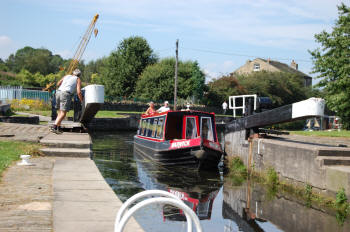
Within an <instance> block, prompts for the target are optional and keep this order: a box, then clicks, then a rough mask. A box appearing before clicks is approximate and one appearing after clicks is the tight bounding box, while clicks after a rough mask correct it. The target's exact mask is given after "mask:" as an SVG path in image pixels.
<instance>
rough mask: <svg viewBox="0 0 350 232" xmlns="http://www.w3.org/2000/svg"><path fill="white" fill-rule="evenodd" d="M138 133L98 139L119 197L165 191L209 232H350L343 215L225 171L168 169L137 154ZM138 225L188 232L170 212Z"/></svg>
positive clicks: (103, 168) (98, 156) (151, 213)
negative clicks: (190, 211)
mask: <svg viewBox="0 0 350 232" xmlns="http://www.w3.org/2000/svg"><path fill="white" fill-rule="evenodd" d="M133 136H134V132H118V133H117V134H105V133H104V134H102V133H101V134H99V133H97V134H93V135H92V138H93V152H94V161H95V163H96V165H97V167H98V168H99V170H100V172H101V173H102V175H103V176H104V178H105V180H106V181H107V183H108V184H109V185H110V186H111V187H112V189H113V190H114V192H115V193H116V194H117V196H118V197H119V198H120V199H121V200H122V201H126V200H127V199H128V198H130V197H131V196H133V195H134V194H136V193H138V192H141V191H144V190H150V189H160V190H165V191H169V192H171V193H174V194H177V195H178V196H181V197H182V198H183V199H185V203H186V204H187V205H188V206H189V207H190V208H192V209H193V210H194V211H195V212H196V214H197V216H198V217H199V219H200V222H201V226H202V228H203V231H205V232H221V231H222V232H231V231H232V232H233V231H254V232H256V231H266V232H267V231H268V232H270V231H271V232H277V231H290V232H295V231H303V232H307V231H310V232H311V231H312V232H315V231H320V232H322V231H327V232H328V231H332V232H336V231H344V232H345V231H350V223H349V221H348V220H343V218H342V215H339V213H337V212H333V211H330V210H327V209H323V208H320V207H317V206H312V205H311V206H310V205H309V204H308V203H307V202H305V201H304V200H300V199H298V198H296V197H294V196H292V195H290V196H289V195H281V194H278V193H277V194H276V193H272V192H271V191H270V190H268V189H266V188H265V187H264V186H261V185H260V184H258V183H253V182H250V181H247V180H233V179H232V178H230V177H229V176H228V175H224V173H223V171H222V170H216V171H210V172H204V171H200V172H198V171H197V170H195V169H193V168H190V167H173V168H168V167H164V166H161V165H158V164H156V163H153V162H151V161H149V160H146V159H144V158H143V156H142V155H140V154H138V153H135V152H134V150H133ZM134 217H135V219H136V220H137V221H138V223H139V224H140V225H141V226H142V228H143V229H144V230H145V231H146V232H158V231H159V232H163V231H166V232H173V231H174V232H181V231H187V228H186V219H185V216H184V215H183V214H182V213H181V212H180V211H179V210H178V209H176V208H173V207H170V206H160V205H152V206H149V207H146V208H143V209H141V210H139V211H137V213H136V214H134Z"/></svg>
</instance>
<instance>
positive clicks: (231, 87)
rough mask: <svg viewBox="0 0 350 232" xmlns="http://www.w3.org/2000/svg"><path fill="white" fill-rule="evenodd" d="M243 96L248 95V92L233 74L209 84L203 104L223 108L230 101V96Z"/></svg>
mask: <svg viewBox="0 0 350 232" xmlns="http://www.w3.org/2000/svg"><path fill="white" fill-rule="evenodd" d="M242 94H247V91H246V90H245V89H244V87H243V86H242V85H240V83H239V81H238V79H237V78H236V77H235V76H234V75H233V74H229V75H226V76H222V77H221V78H218V79H214V80H212V81H211V82H209V83H208V91H207V92H206V94H205V97H204V101H203V102H204V104H206V105H210V106H221V104H222V103H223V102H224V101H225V100H226V101H228V98H229V96H234V95H242Z"/></svg>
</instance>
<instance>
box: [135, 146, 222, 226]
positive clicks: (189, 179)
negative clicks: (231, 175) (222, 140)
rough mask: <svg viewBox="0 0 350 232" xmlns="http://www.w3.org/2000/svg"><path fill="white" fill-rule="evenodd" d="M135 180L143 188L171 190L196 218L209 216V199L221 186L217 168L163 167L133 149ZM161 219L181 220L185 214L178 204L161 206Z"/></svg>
mask: <svg viewBox="0 0 350 232" xmlns="http://www.w3.org/2000/svg"><path fill="white" fill-rule="evenodd" d="M134 158H135V161H136V165H137V172H138V177H139V181H140V182H141V183H142V185H143V188H144V189H146V190H150V189H160V190H164V191H168V192H171V193H173V194H175V195H177V196H178V197H180V198H181V200H183V201H184V203H185V204H187V205H188V206H189V207H190V208H192V209H193V211H194V212H195V213H196V214H197V216H198V217H199V219H200V220H206V219H210V218H211V212H212V207H213V202H214V199H215V197H216V196H217V194H218V192H219V190H220V187H221V186H222V178H220V173H219V170H216V172H198V170H197V169H195V168H191V167H187V168H184V167H179V166H174V167H164V166H162V165H157V164H156V163H154V162H151V161H149V160H148V159H145V158H144V157H143V156H142V155H141V154H139V153H138V152H136V151H134ZM163 215H164V220H171V221H184V220H186V217H185V215H184V214H183V212H182V211H180V210H179V209H178V208H175V207H172V206H165V207H163Z"/></svg>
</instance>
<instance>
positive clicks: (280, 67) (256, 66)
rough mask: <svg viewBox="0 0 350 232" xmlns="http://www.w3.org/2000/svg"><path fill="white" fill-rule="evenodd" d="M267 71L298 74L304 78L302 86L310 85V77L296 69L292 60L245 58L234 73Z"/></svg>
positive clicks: (295, 64)
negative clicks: (243, 62) (244, 61)
mask: <svg viewBox="0 0 350 232" xmlns="http://www.w3.org/2000/svg"><path fill="white" fill-rule="evenodd" d="M259 71H267V72H288V73H294V74H298V75H299V76H301V77H303V78H304V86H311V85H312V77H310V76H308V75H306V74H305V73H303V72H301V71H299V70H298V64H297V63H295V61H294V60H293V61H292V62H291V64H290V65H287V64H284V63H281V62H278V61H274V60H270V59H267V60H265V59H262V58H256V59H254V60H247V62H246V63H245V64H244V65H243V66H241V67H240V68H238V69H237V70H236V71H234V73H236V74H238V75H244V74H250V73H252V72H259Z"/></svg>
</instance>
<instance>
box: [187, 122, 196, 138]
mask: <svg viewBox="0 0 350 232" xmlns="http://www.w3.org/2000/svg"><path fill="white" fill-rule="evenodd" d="M196 137H197V125H196V118H194V117H187V118H186V139H194V138H196Z"/></svg>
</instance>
